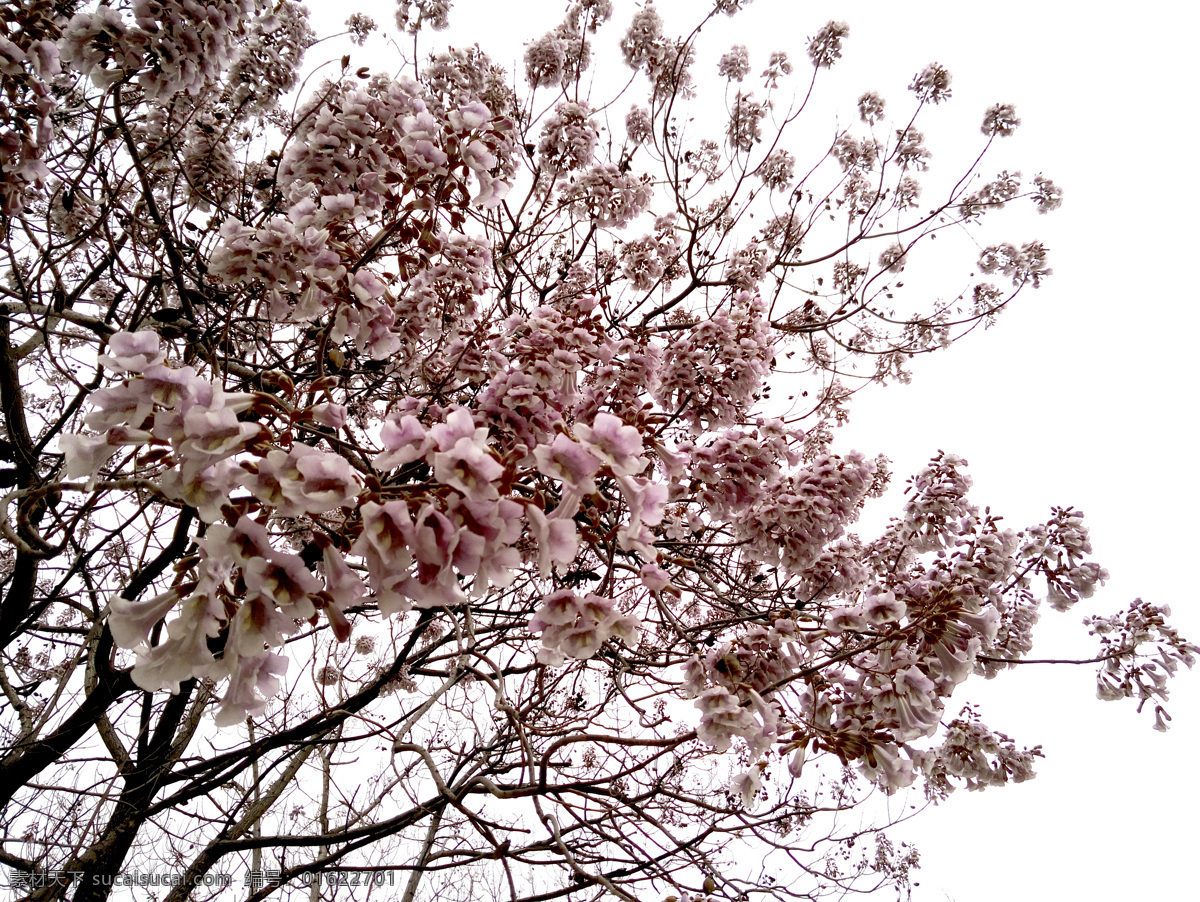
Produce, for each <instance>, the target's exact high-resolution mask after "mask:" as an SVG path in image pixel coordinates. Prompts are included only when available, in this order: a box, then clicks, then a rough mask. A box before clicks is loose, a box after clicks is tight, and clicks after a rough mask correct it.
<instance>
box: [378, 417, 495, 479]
mask: <svg viewBox="0 0 1200 902" xmlns="http://www.w3.org/2000/svg"><path fill="white" fill-rule="evenodd" d="M473 427H474V423H472V428H473ZM380 439H381V440H382V442H383V447H384V450H383V451H382V452H380V453H379V454H376V455H375V459H374V460H373V461H371V463H372V464H373V465H374V466H375V467H376V469H379V470H391V469H393V468H394V467H402V466H404V465H405V464H407V463H411V462H412V461H414V460H418V459H419V458H422V457H424V456H425V452H426V451H427V450H429V446H430V445H431V444H432V438H431V437H429V436H427V434H426V432H425V427H424V426H422V425H421V421H420V420H418V419H417V418H416V417H414V416H412V415H411V414H410V415H407V416H402V417H400V420H399V422H397V421H396V420H391V419H389V420H388V421H387V422H386V423H384V424H383V428H382V429H381V430H380Z"/></svg>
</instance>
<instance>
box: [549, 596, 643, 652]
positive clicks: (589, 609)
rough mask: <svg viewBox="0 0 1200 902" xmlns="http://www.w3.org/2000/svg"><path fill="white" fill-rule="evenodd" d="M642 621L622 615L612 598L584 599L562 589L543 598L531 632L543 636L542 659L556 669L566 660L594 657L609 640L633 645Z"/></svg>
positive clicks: (629, 615)
mask: <svg viewBox="0 0 1200 902" xmlns="http://www.w3.org/2000/svg"><path fill="white" fill-rule="evenodd" d="M640 629H641V621H639V620H638V618H637V617H635V616H634V615H632V614H622V613H621V611H620V609H619V608H618V607H617V605H616V602H614V601H613V600H612V599H611V598H601V597H600V596H599V595H592V594H590V593H589V594H588V595H585V596H583V597H582V598H581V597H580V596H578V595H576V594H575V593H574V592H572V591H571V590H570V589H560V590H559V591H557V592H553V593H551V594H550V595H547V596H546V597H545V598H543V599H542V603H541V604H540V605H539V606H538V609H537V612H536V613H535V614H534V615H533V617H532V618H531V619H530V621H529V630H530V632H533V633H540V634H541V637H542V648H541V650H540V651H539V652H538V660H539V661H541V662H542V663H543V664H547V665H549V666H552V667H557V666H559V665H561V664H562V663H563V662H564V661H565V660H566V658H568V657H570V658H590V657H592V656H593V655H595V654H596V652H598V651H599V650H600V648H601V646H603V645H604V643H605V642H607V641H608V640H609V639H618V640H620V641H621V642H623V643H625V644H626V645H629V646H632V645H633V644H634V643H635V642H636V641H637V635H638V631H639V630H640Z"/></svg>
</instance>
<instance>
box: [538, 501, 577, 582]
mask: <svg viewBox="0 0 1200 902" xmlns="http://www.w3.org/2000/svg"><path fill="white" fill-rule="evenodd" d="M525 510H526V516H527V517H528V518H529V531H530V532H531V533H532V534H533V537H534V538H535V539H536V540H537V543H538V573H539V575H540V576H541V577H542V578H543V579H545V578H546V577H548V576H549V575H550V568H551V566H552V565H553V566H558V565H563V566H566V565H567V564H570V563H571V562H572V561H573V560H575V555H576V553H578V551H579V532H578V530H576V528H575V521H573V520H570V519H568V518H566V517H547V516H546V514H545V513H544V512H543V511H542V509H541V508H539V507H538V506H537V505H534V504H530V505H527V506H526V508H525Z"/></svg>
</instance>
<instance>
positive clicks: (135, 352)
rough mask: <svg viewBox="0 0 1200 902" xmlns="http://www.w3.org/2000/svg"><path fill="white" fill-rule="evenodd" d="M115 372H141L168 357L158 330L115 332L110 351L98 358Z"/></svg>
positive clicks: (110, 343)
mask: <svg viewBox="0 0 1200 902" xmlns="http://www.w3.org/2000/svg"><path fill="white" fill-rule="evenodd" d="M97 359H98V360H99V361H100V362H101V363H102V364H104V366H105V367H106V368H107V369H110V370H112V371H113V372H115V373H140V372H142V371H144V370H145V369H146V368H147V367H149V366H153V365H154V364H156V363H162V362H163V361H164V360H166V359H167V355H166V353H165V352H164V351H163V349H162V341H161V340H160V339H159V337H158V333H157V332H114V333H113V334H112V335H110V336H109V337H108V353H107V354H101V355H100V356H99V357H98V358H97Z"/></svg>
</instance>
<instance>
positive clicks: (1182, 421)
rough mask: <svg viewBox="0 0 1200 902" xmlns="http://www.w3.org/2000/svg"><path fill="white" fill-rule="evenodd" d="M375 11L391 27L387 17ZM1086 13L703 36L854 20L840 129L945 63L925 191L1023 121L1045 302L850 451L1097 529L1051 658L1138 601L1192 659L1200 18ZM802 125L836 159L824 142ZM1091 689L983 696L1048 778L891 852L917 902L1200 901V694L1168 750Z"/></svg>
mask: <svg viewBox="0 0 1200 902" xmlns="http://www.w3.org/2000/svg"><path fill="white" fill-rule="evenodd" d="M615 5H616V6H617V7H618V11H617V13H616V15H615V16H614V21H613V22H611V23H610V24H609V26H608V27H607V29H606V31H607V35H604V33H602V40H607V41H615V40H617V38H618V37H619V35H620V33H622V32H623V31H624V28H625V25H626V24H627V22H628V19H629V16H630V13H631V7H630V6H628V5H627V4H622V3H621V2H620V0H618V2H617V3H616V4H615ZM311 6H313V7H315V10H314V11H315V12H316V13H317V14H318V16H319V18H318V20H317V30H318V33H320V34H327V33H329V28H328V27H327V26H326V25H325V24H322V23H326V22H330V21H332V22H333V23H336V22H338V21H339V20H340V19H341V18H343V17H344V16H345V15H346V14H348V13H349V12H350V11H351V10H352V9H354V8H356V7H354V6H341V5H340V4H337V5H335V4H333V3H329V2H327V0H320V2H316V0H314V2H312V3H311ZM703 6H704V4H701V3H695V2H692V3H684V2H681V0H680V2H675V3H666V2H663V3H660V4H659V7H660V9H661V10H662V11H663V13H664V18H665V19H666V20H667V28H668V31H669V32H672V33H675V32H677V31H680V30H682V29H683V28H684V26H685V23H690V17H689V14H688V12H687V10H688V8H689V7H690V8H691V9H693V10H699V9H702V8H703ZM361 7H362V8H366V10H367V11H368V12H369V13H371V14H372V15H374V16H375V18H376V19H378V20H379V21H380V22H381V24H382V23H384V22H390V18H391V4H390V3H387V2H381V0H375V2H374V4H373V5H370V6H368V5H367V4H362V5H361ZM517 8H519V14H516V15H514V10H515V9H517ZM564 9H565V2H544V0H536V2H534V0H523V2H521V3H520V4H511V3H509V4H498V3H494V4H491V5H490V8H485V7H484V5H483V4H482V3H475V2H466V0H458V4H457V6H456V8H455V9H454V11H453V13H452V22H453V23H454V24H455V27H454V29H453V30H452V31H451V32H450V33H449V34H448V39H449V40H450V41H452V42H454V43H457V44H459V45H469V44H472V43H476V42H478V43H479V44H480V45H481V46H482V47H483V49H484V50H486V51H487V52H489V53H490V54H491V55H492V56H493V58H494V59H495V60H496V61H497V62H500V63H502V64H504V65H509V66H511V64H512V62H513V61H515V60H519V58H520V54H521V46H520V44H521V41H523V40H528V39H531V38H534V37H537V36H539V35H540V34H542V33H544V32H545V31H547V30H549V28H550V27H551V26H552V25H553V24H555V23H556V22H557V21H558V20H559V19H560V17H561V15H562V12H563V10H564ZM1079 9H1080V7H1078V6H1076V5H1074V4H1065V3H1064V4H1054V3H1050V2H1046V0H1041V2H1033V0H1010V2H1007V3H1004V4H977V3H964V2H961V0H960V2H922V3H910V4H900V3H895V2H888V3H884V2H867V0H857V2H851V0H840V2H834V0H809V2H805V3H804V4H796V5H793V4H790V3H787V2H783V0H775V2H772V0H757V2H756V3H755V4H754V5H752V6H750V7H749V8H748V9H747V10H746V11H744V12H743V13H742V14H740V15H739V17H738V18H736V19H734V20H733V21H732V22H731V21H729V20H724V19H722V20H719V22H718V23H716V24H717V25H718V26H719V29H720V30H719V31H718V30H717V29H716V28H710V29H709V31H710V32H716V33H717V36H718V37H716V38H715V37H714V35H713V34H712V33H710V34H708V35H707V38H708V39H709V40H710V41H714V40H719V41H720V42H722V43H724V44H725V45H729V44H733V43H745V44H747V45H748V46H749V47H750V49H751V53H752V56H753V58H754V62H755V64H756V65H757V64H760V63H762V62H764V61H765V56H766V54H767V53H769V52H770V51H772V50H777V49H780V50H787V51H789V52H790V54H791V55H792V57H793V59H794V60H796V61H797V62H801V61H804V47H805V46H806V43H807V36H809V35H811V34H812V33H813V32H815V31H816V30H817V29H818V28H819V27H820V26H821V25H822V24H823V23H824V22H825V21H827V20H828V19H831V18H835V19H840V20H844V21H846V22H848V23H849V24H850V28H851V36H850V39H849V41H848V43H847V45H846V52H845V56H844V59H843V61H842V62H841V63H840V64H839V65H837V66H835V68H834V69H833V70H832V72H830V73H828V74H827V75H826V76H825V77H824V78H823V80H822V84H821V86H819V88H818V91H819V92H820V93H821V94H823V95H824V96H825V97H832V98H834V99H836V98H841V99H842V100H841V103H840V108H841V110H842V113H843V119H842V121H843V122H846V121H848V120H849V119H850V117H851V115H852V113H853V107H852V103H853V100H854V98H856V97H857V96H858V94H859V93H861V92H862V91H863V90H867V89H880V90H881V92H882V93H884V95H885V96H886V97H888V99H889V100H891V101H892V102H893V103H900V102H903V101H904V100H905V98H904V97H903V96H902V89H903V86H904V85H906V84H907V82H908V80H909V79H910V78H911V76H912V74H913V73H914V72H916V71H917V70H918V69H920V68H921V67H922V66H923V65H925V64H926V63H928V62H931V61H933V60H937V61H939V62H941V63H942V64H944V65H945V66H947V67H948V68H949V69H950V71H951V72H952V73H953V75H954V99H953V100H952V101H951V102H950V103H949V104H948V105H946V106H945V107H944V108H938V109H937V110H935V111H932V114H931V115H930V116H928V117H927V118H926V121H925V123H924V125H923V126H922V127H923V129H924V130H925V131H926V133H927V134H928V135H929V142H928V144H929V147H930V149H931V150H932V151H933V153H934V160H933V163H934V166H935V167H937V166H938V165H939V164H941V165H942V166H944V167H950V166H952V165H955V163H954V162H953V161H958V162H960V163H961V162H962V161H963V160H964V159H965V154H967V153H969V152H970V151H971V150H973V149H975V148H976V147H977V146H978V143H977V142H978V139H979V138H980V135H979V132H978V125H979V121H980V119H981V116H982V112H983V110H984V108H985V107H986V106H987V105H989V104H990V103H992V102H995V101H998V100H1000V101H1007V102H1013V103H1015V104H1016V105H1017V111H1018V113H1019V115H1020V116H1021V117H1022V119H1023V125H1022V127H1021V129H1020V130H1019V132H1018V134H1017V136H1015V137H1014V138H1012V139H1009V140H1008V141H1007V142H1005V143H1004V144H1002V145H1001V146H999V147H998V148H996V151H997V152H996V153H994V154H993V156H992V157H991V160H992V163H991V164H990V165H989V166H986V167H985V169H984V172H985V174H987V175H991V174H992V173H994V171H996V170H997V169H999V168H1010V169H1021V170H1022V171H1024V172H1025V173H1026V174H1030V175H1031V174H1032V173H1033V172H1037V171H1044V172H1045V173H1046V174H1047V175H1049V176H1051V177H1052V178H1053V179H1054V180H1055V181H1056V182H1057V183H1058V184H1059V185H1060V186H1062V187H1063V189H1064V191H1065V194H1066V202H1065V204H1064V206H1063V208H1062V209H1061V210H1059V211H1057V212H1056V213H1055V214H1053V215H1051V216H1048V217H1044V218H1036V219H1035V218H1033V217H1030V218H1029V219H1028V220H1027V221H1023V222H1022V225H1021V227H1020V228H1019V229H1018V230H1016V231H1015V232H1014V233H1013V237H1014V238H1017V239H1019V240H1029V239H1034V238H1038V239H1041V240H1043V241H1044V242H1045V243H1046V244H1047V245H1048V246H1049V248H1050V250H1051V253H1052V256H1051V265H1052V266H1053V267H1054V270H1055V275H1054V276H1053V278H1051V279H1050V280H1049V281H1048V282H1047V283H1046V284H1045V286H1044V287H1042V288H1041V289H1040V290H1038V291H1036V292H1034V291H1027V292H1026V293H1025V294H1023V295H1022V296H1021V297H1020V298H1019V299H1018V300H1017V302H1016V303H1015V306H1014V308H1013V309H1012V310H1010V311H1008V312H1007V313H1005V314H1004V315H1003V316H1002V317H1001V318H1000V320H999V322H998V324H997V325H996V327H995V328H993V329H991V330H989V331H987V332H982V331H981V332H978V333H976V334H973V335H971V336H969V337H968V338H967V339H966V340H965V341H963V342H962V343H961V344H960V345H958V346H957V347H955V348H952V349H950V350H949V351H948V352H945V353H943V354H937V355H933V356H932V357H929V358H926V359H925V360H923V361H921V362H920V363H919V365H918V366H917V369H916V378H915V380H914V384H913V385H911V386H907V387H906V386H893V387H890V388H888V389H887V390H885V391H881V392H875V393H873V394H870V395H866V396H864V395H859V396H858V398H856V399H855V402H854V405H853V407H852V408H851V414H852V423H851V425H850V426H849V427H847V429H846V430H845V431H844V433H843V439H842V441H843V442H844V443H846V444H851V445H854V446H856V447H859V448H860V449H861V450H863V451H865V452H868V453H870V454H875V453H878V452H883V453H886V454H887V455H889V456H890V457H891V458H892V459H893V461H894V471H895V473H896V477H897V482H898V483H901V484H902V482H903V478H904V477H905V476H907V475H908V474H910V473H912V472H914V471H915V470H916V469H917V468H919V467H920V465H921V464H922V463H923V462H924V461H925V460H927V459H928V458H929V457H930V456H931V455H932V454H933V453H934V452H936V451H937V450H938V449H939V448H942V449H945V450H947V451H951V452H954V453H957V454H960V455H961V456H963V457H965V458H967V459H968V460H969V461H970V464H971V467H970V472H971V474H972V475H973V477H974V479H975V487H974V489H973V492H972V498H973V500H974V501H975V502H976V503H977V504H980V505H991V506H992V508H993V510H995V511H997V512H999V513H1002V514H1004V515H1005V516H1006V521H1007V523H1008V525H1010V526H1014V527H1021V526H1025V525H1028V524H1031V523H1034V522H1037V521H1038V520H1040V519H1042V518H1044V517H1045V516H1046V515H1047V514H1048V511H1049V507H1050V506H1051V505H1053V504H1059V505H1068V504H1070V505H1074V506H1076V507H1078V508H1080V509H1082V510H1083V511H1084V512H1085V513H1086V514H1087V522H1088V523H1089V524H1090V526H1091V529H1092V538H1093V544H1094V545H1095V549H1096V558H1097V559H1098V560H1099V561H1100V562H1101V563H1102V564H1103V565H1105V566H1106V567H1107V568H1108V569H1109V571H1110V572H1111V573H1112V579H1111V581H1110V582H1109V584H1108V585H1107V586H1106V587H1105V588H1104V589H1103V590H1102V591H1101V592H1100V593H1099V594H1098V596H1097V597H1096V598H1094V599H1092V600H1091V601H1090V602H1084V603H1083V604H1081V605H1080V606H1079V607H1077V608H1076V609H1075V610H1074V611H1072V612H1071V613H1069V614H1065V615H1062V614H1055V613H1054V612H1052V611H1047V612H1046V614H1045V615H1044V617H1043V621H1042V624H1041V626H1042V627H1043V629H1042V632H1041V638H1040V640H1039V643H1038V645H1037V647H1036V649H1035V652H1036V654H1037V656H1039V657H1043V656H1045V657H1054V656H1059V654H1060V653H1062V654H1065V655H1066V656H1071V655H1077V656H1081V657H1086V656H1089V655H1090V654H1091V649H1092V648H1093V647H1094V646H1092V645H1090V644H1089V643H1088V642H1087V641H1086V640H1087V637H1086V635H1084V636H1083V639H1084V641H1082V642H1080V641H1078V640H1073V639H1072V635H1076V636H1077V635H1080V634H1083V633H1084V631H1083V629H1082V627H1080V625H1079V621H1080V618H1081V617H1082V616H1083V615H1084V614H1086V613H1092V612H1095V613H1110V612H1112V611H1115V610H1117V609H1119V608H1121V607H1123V606H1124V604H1125V603H1127V602H1128V601H1129V600H1131V599H1133V598H1134V597H1138V596H1142V597H1145V598H1146V599H1148V600H1153V601H1158V602H1162V601H1168V602H1170V603H1171V604H1172V606H1173V608H1174V612H1175V623H1176V625H1177V626H1179V627H1180V628H1181V629H1183V631H1184V633H1185V635H1188V636H1189V637H1190V638H1192V639H1193V640H1197V639H1200V607H1198V606H1197V604H1196V601H1195V597H1194V596H1195V590H1194V587H1193V586H1192V584H1191V583H1190V580H1189V579H1188V578H1187V577H1186V575H1185V572H1186V571H1187V570H1189V569H1190V567H1188V565H1187V564H1186V561H1188V560H1195V559H1196V553H1195V551H1194V548H1193V547H1192V546H1193V544H1194V539H1193V534H1194V525H1193V521H1194V514H1195V512H1196V510H1197V509H1198V508H1200V504H1198V503H1197V502H1198V501H1200V497H1198V496H1200V491H1198V489H1197V480H1196V478H1195V476H1194V475H1193V474H1192V473H1191V472H1190V469H1189V463H1190V460H1191V458H1192V456H1193V454H1194V443H1193V441H1192V438H1193V421H1194V419H1195V410H1196V406H1195V402H1194V397H1195V393H1196V389H1197V378H1196V372H1195V369H1194V367H1193V366H1192V364H1191V362H1190V358H1191V355H1190V351H1191V347H1190V343H1191V342H1192V341H1193V339H1194V337H1195V336H1196V335H1197V333H1198V329H1197V327H1198V326H1200V313H1198V312H1197V300H1198V299H1197V297H1196V290H1195V287H1194V284H1193V282H1192V280H1191V279H1190V278H1189V276H1190V273H1188V272H1187V270H1186V262H1185V261H1186V260H1188V259H1189V256H1190V254H1191V252H1192V250H1193V245H1194V243H1195V238H1196V237H1197V236H1196V229H1195V226H1194V224H1193V219H1192V215H1193V211H1194V210H1195V209H1197V207H1198V206H1200V205H1198V204H1197V201H1200V189H1198V188H1197V184H1196V179H1195V176H1194V175H1193V174H1192V172H1191V165H1190V164H1191V162H1192V161H1191V157H1192V155H1193V154H1194V153H1195V148H1196V147H1197V146H1198V145H1200V142H1198V140H1197V139H1198V138H1200V135H1198V134H1197V127H1196V125H1195V119H1194V114H1192V111H1191V109H1190V107H1191V106H1192V104H1193V103H1194V89H1195V87H1196V86H1197V84H1198V83H1200V82H1198V79H1197V64H1196V62H1195V60H1196V56H1195V55H1194V47H1193V43H1194V35H1195V34H1196V33H1197V26H1198V25H1200V15H1198V14H1197V13H1196V12H1195V10H1194V8H1193V7H1189V6H1186V5H1185V4H1178V3H1177V4H1167V3H1165V2H1147V3H1140V4H1136V5H1133V4H1129V5H1120V6H1118V5H1116V4H1108V5H1089V7H1088V8H1087V12H1086V14H1080V13H1079V12H1078V10H1079ZM327 16H328V17H330V18H328V19H327V18H325V17H327ZM690 16H691V17H694V16H696V13H694V12H693V13H691V14H690ZM717 46H718V47H719V46H720V44H718V45H717ZM322 49H323V48H321V47H318V48H317V49H316V50H315V51H314V54H316V56H321V50H322ZM721 49H724V48H721ZM808 121H809V126H808V127H809V128H813V129H821V130H823V131H824V132H827V133H828V134H829V135H830V136H832V134H833V131H832V129H833V123H832V121H829V120H826V121H821V120H820V119H816V120H808ZM960 139H961V141H962V142H963V143H958V142H959V141H960ZM956 145H957V146H956ZM956 151H957V153H956ZM802 162H803V161H802ZM964 265H966V264H964ZM955 275H960V273H956V274H955ZM961 275H963V276H965V275H966V271H963V272H962V273H961ZM1085 606H1086V607H1085ZM1093 679H1094V670H1093V668H1092V667H1090V666H1088V667H1079V668H1048V667H1043V666H1027V667H1024V668H1021V669H1020V670H1019V672H1012V673H1008V674H1005V675H1002V676H1001V677H1000V678H999V679H997V680H996V681H994V682H993V683H988V684H985V685H982V686H981V687H976V688H975V689H974V690H971V695H970V697H971V698H972V699H977V700H979V701H980V702H981V704H982V713H983V715H984V719H985V720H986V722H987V723H988V724H989V725H991V726H992V727H993V728H995V729H999V730H1002V731H1004V732H1007V733H1008V734H1009V735H1011V736H1013V737H1014V738H1016V739H1017V740H1018V741H1019V742H1021V743H1022V744H1027V745H1033V744H1037V743H1041V744H1042V745H1043V746H1044V749H1045V752H1046V755H1047V757H1046V759H1045V760H1044V761H1043V762H1041V764H1040V766H1039V768H1038V772H1039V777H1038V779H1037V780H1035V781H1033V782H1031V783H1027V784H1024V785H1021V786H1013V787H1007V788H1005V789H1001V790H991V791H988V792H986V793H981V794H970V795H969V794H967V793H959V794H957V795H956V796H954V797H952V798H951V800H950V801H949V803H947V804H945V805H944V806H942V807H941V808H939V809H936V810H932V811H928V812H925V813H923V814H922V815H921V816H920V817H918V818H917V819H915V820H914V821H913V822H911V823H910V824H908V825H905V826H904V827H901V828H898V829H897V830H896V831H894V832H893V834H892V835H893V837H894V838H897V839H912V840H914V841H916V842H917V843H918V844H919V845H920V847H921V850H922V856H923V861H924V866H923V868H922V870H921V872H920V876H919V877H918V879H919V880H920V884H921V885H920V887H919V888H918V889H917V890H916V891H915V892H914V898H915V899H917V900H930V902H933V900H945V899H954V900H959V902H968V900H969V902H1000V900H1004V902H1010V900H1012V899H1013V898H1024V899H1031V900H1040V899H1073V898H1079V899H1084V898H1086V899H1089V900H1092V902H1126V900H1128V899H1130V898H1158V899H1167V900H1175V899H1185V898H1194V897H1195V896H1196V893H1197V890H1196V888H1195V887H1196V886H1197V880H1196V877H1195V876H1194V867H1193V855H1194V853H1193V850H1192V843H1191V841H1190V839H1191V836H1192V835H1193V834H1194V833H1195V829H1194V827H1193V826H1192V822H1193V819H1194V817H1195V815H1194V812H1196V811H1200V781H1198V779H1197V776H1196V773H1195V771H1193V770H1192V767H1193V766H1194V760H1195V752H1194V751H1193V750H1194V749H1195V748H1196V747H1197V745H1198V744H1200V676H1198V675H1195V674H1193V675H1188V674H1184V675H1183V676H1182V677H1181V678H1179V679H1178V680H1176V682H1175V684H1174V685H1175V692H1174V701H1173V704H1172V705H1171V706H1170V711H1171V713H1172V714H1173V715H1174V716H1175V718H1176V720H1175V726H1174V728H1173V729H1172V731H1171V732H1170V733H1168V734H1166V735H1161V734H1158V733H1155V732H1153V731H1152V730H1151V729H1150V725H1151V723H1152V720H1151V718H1149V717H1146V716H1141V717H1139V716H1137V715H1136V714H1135V713H1134V710H1133V706H1132V705H1131V704H1128V703H1101V702H1099V701H1097V700H1096V699H1095V697H1094V682H1093ZM968 685H969V684H968ZM964 700H965V699H964Z"/></svg>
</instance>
